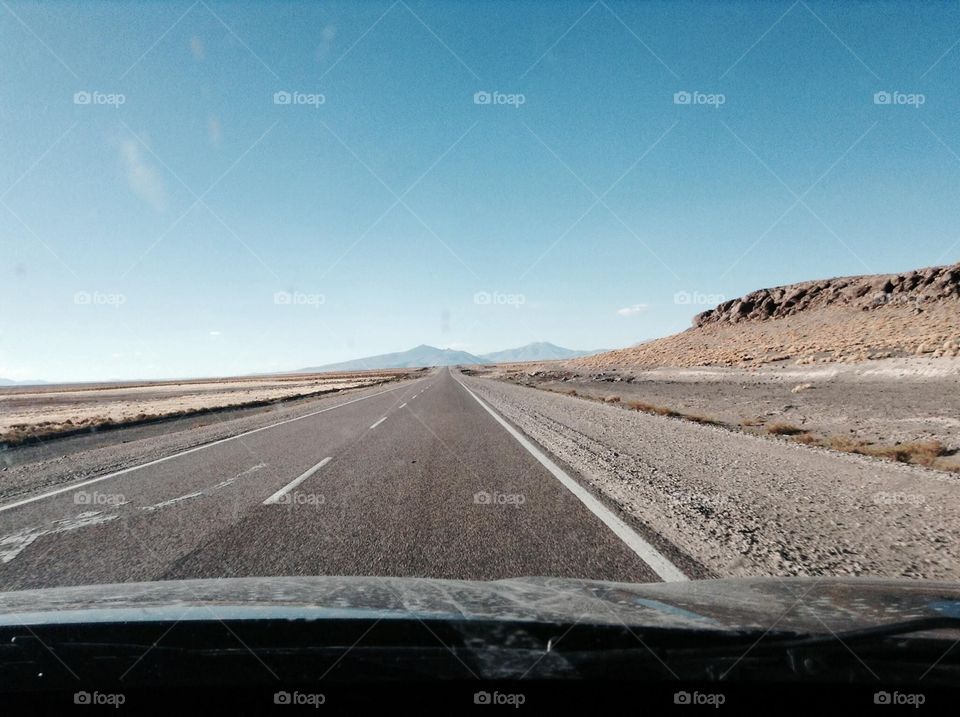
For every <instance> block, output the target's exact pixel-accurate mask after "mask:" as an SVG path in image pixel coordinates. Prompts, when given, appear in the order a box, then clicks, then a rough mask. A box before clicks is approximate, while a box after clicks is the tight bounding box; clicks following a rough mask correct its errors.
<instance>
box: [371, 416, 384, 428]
mask: <svg viewBox="0 0 960 717" xmlns="http://www.w3.org/2000/svg"><path fill="white" fill-rule="evenodd" d="M386 420H387V417H386V416H384V417H383V418H381V419H380V420H379V421H377V422H376V423H374V424H373V425H372V426H370V428H376V427H377V426H379V425H380V424H381V423H383V422H384V421H386Z"/></svg>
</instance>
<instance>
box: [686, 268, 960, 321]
mask: <svg viewBox="0 0 960 717" xmlns="http://www.w3.org/2000/svg"><path fill="white" fill-rule="evenodd" d="M958 298H960V264H954V265H953V266H935V267H931V268H929V269H917V270H915V271H910V272H906V273H904V274H881V275H874V276H844V277H841V278H838V279H826V280H823V281H805V282H802V283H800V284H790V285H788V286H778V287H776V288H773V289H760V290H759V291H754V292H751V293H749V294H747V295H746V296H741V297H740V298H739V299H733V300H732V301H727V302H725V303H723V304H720V305H719V306H717V308H715V309H710V310H709V311H704V312H703V313H702V314H697V316H695V317H694V319H693V325H694V326H697V327H698V326H704V325H706V324H714V323H727V324H735V323H739V322H741V321H757V320H764V319H778V318H782V317H785V316H795V315H796V314H799V313H800V312H802V311H809V310H811V309H822V308H826V307H828V306H846V307H852V308H856V309H860V310H862V311H871V310H873V309H878V308H880V307H883V306H890V305H902V306H909V307H910V308H913V309H915V310H916V312H917V313H922V312H923V307H924V306H925V305H929V304H930V302H935V301H943V300H947V299H958Z"/></svg>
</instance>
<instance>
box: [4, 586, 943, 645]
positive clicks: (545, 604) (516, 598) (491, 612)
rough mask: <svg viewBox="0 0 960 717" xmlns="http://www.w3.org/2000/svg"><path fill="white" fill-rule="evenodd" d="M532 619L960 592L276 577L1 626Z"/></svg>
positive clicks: (669, 619)
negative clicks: (340, 620)
mask: <svg viewBox="0 0 960 717" xmlns="http://www.w3.org/2000/svg"><path fill="white" fill-rule="evenodd" d="M370 616H375V617H378V618H386V619H390V618H409V617H417V618H419V619H442V620H519V621H524V620H529V621H537V622H575V621H579V622H580V624H591V623H594V624H626V625H631V626H633V625H637V626H646V627H677V628H699V629H716V630H721V631H722V630H741V629H755V628H762V629H766V628H770V627H772V626H774V625H775V626H776V628H777V629H778V630H788V631H797V632H808V633H824V632H827V631H831V630H832V631H839V630H850V629H857V628H863V627H869V626H873V625H878V624H881V623H889V622H894V621H902V620H909V619H914V618H922V617H944V616H950V617H960V584H957V583H939V582H926V581H917V580H886V579H872V578H849V579H828V578H740V579H724V580H697V581H691V582H684V583H651V584H627V583H610V582H596V581H584V580H570V579H559V578H519V579H511V580H497V581H491V582H475V581H465V580H435V579H425V578H379V577H271V578H223V579H211V580H179V581H160V582H150V583H121V584H114V585H94V586H86V587H64V588H50V589H44V590H25V591H16V592H7V593H0V625H31V624H50V623H80V622H108V621H109V622H117V621H153V620H165V619H171V618H173V619H178V620H209V619H211V618H216V619H259V618H280V619H325V618H350V617H358V618H359V617H370Z"/></svg>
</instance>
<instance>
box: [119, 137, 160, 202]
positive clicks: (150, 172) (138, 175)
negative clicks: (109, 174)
mask: <svg viewBox="0 0 960 717" xmlns="http://www.w3.org/2000/svg"><path fill="white" fill-rule="evenodd" d="M120 157H121V159H122V160H123V166H124V169H125V170H126V175H127V184H129V185H130V189H132V190H133V192H134V194H136V195H137V196H138V197H140V198H141V199H143V200H144V201H145V202H147V203H148V204H149V205H150V206H152V207H153V208H154V209H156V210H157V211H161V210H162V209H163V208H164V206H165V205H166V203H167V187H166V184H164V181H163V178H162V177H161V176H160V175H159V174H158V173H157V171H156V170H155V169H154V168H153V167H152V166H151V165H150V164H148V163H147V162H146V160H145V159H144V157H143V152H142V151H141V147H140V145H139V144H138V143H137V141H136V140H134V139H126V140H123V141H122V142H121V143H120Z"/></svg>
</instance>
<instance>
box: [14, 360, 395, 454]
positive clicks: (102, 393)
mask: <svg viewBox="0 0 960 717" xmlns="http://www.w3.org/2000/svg"><path fill="white" fill-rule="evenodd" d="M409 373H410V371H407V370H389V371H354V372H346V373H325V374H290V375H284V376H253V377H237V378H214V379H195V380H186V381H146V382H124V383H97V384H63V385H41V386H16V387H0V445H3V444H6V445H17V444H20V443H24V442H26V441H30V440H38V439H49V438H53V437H56V436H61V437H62V436H66V435H71V434H76V433H81V432H85V431H94V430H103V429H105V428H111V427H114V428H115V427H118V426H130V425H135V424H137V423H144V422H149V421H158V420H165V419H171V418H175V417H182V416H188V415H193V414H198V413H203V412H209V411H217V410H223V409H228V408H242V407H251V406H261V405H267V404H271V403H277V402H283V401H290V400H295V399H300V398H306V397H314V396H321V395H324V394H327V393H334V392H339V391H346V390H349V389H355V388H363V387H366V386H375V385H378V384H381V383H385V382H389V381H394V380H397V379H400V378H402V377H404V376H405V375H407V374H409Z"/></svg>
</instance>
